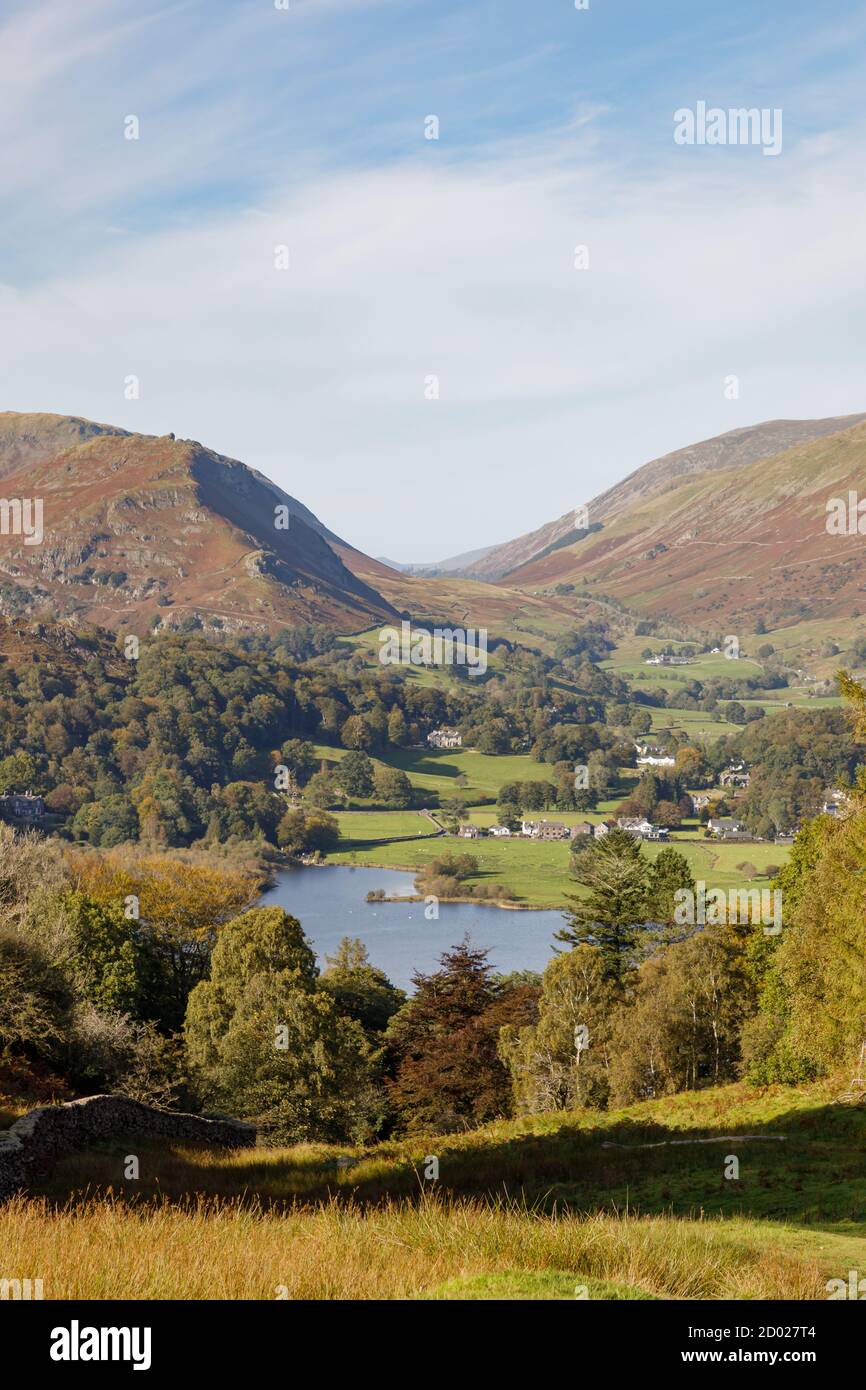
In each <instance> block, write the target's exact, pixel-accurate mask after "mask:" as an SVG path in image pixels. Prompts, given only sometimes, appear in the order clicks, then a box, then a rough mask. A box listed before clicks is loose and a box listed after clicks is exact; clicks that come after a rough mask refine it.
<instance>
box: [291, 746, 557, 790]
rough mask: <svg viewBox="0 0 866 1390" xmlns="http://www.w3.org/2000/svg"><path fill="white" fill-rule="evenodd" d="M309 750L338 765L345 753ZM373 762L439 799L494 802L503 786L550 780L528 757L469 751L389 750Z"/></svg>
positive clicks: (543, 766)
mask: <svg viewBox="0 0 866 1390" xmlns="http://www.w3.org/2000/svg"><path fill="white" fill-rule="evenodd" d="M313 747H314V749H315V752H316V756H317V757H319V758H323V759H327V760H329V761H331V762H340V761H341V760H342V759H343V758H344V757H345V756H346V753H347V751H348V750H347V749H345V748H332V747H331V746H330V745H329V744H325V743H316V744H314V745H313ZM373 762H374V763H382V764H385V765H387V766H388V767H396V768H399V769H400V770H401V772H405V773H406V775H407V776H408V778H409V780H410V782H411V783H412V785H413V786H414V787H420V788H422V789H423V788H426V789H427V790H429V791H435V792H438V793H439V795H440V796H441V797H442V798H443V799H447V798H448V797H452V796H463V797H465V798H467V799H468V800H473V799H475V800H483V799H485V798H492V799H493V800H494V801H495V800H496V797H497V795H498V793H499V788H500V787H501V786H502V785H503V783H505V782H515V781H517V782H528V781H536V782H540V781H544V782H548V781H551V780H552V778H551V769H550V767H549V765H548V764H546V763H537V762H536V761H535V759H534V758H531V757H530V756H529V754H528V753H502V754H499V755H497V756H495V757H494V756H492V755H490V754H487V753H478V752H476V750H475V749H473V748H454V749H447V748H390V749H389V750H388V756H387V757H386V758H374V759H373Z"/></svg>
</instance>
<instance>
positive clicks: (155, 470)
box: [0, 412, 395, 632]
mask: <svg viewBox="0 0 866 1390" xmlns="http://www.w3.org/2000/svg"><path fill="white" fill-rule="evenodd" d="M0 478H2V479H3V494H4V496H5V498H7V499H13V498H41V499H42V502H43V515H44V521H43V526H44V538H43V540H42V541H41V543H39V544H28V543H27V538H26V537H25V536H22V535H11V534H7V535H0V615H7V616H9V615H18V614H28V615H32V616H36V615H40V616H41V615H42V614H43V613H45V614H46V615H48V614H50V615H52V616H55V617H62V618H65V619H74V620H79V621H86V622H90V623H98V624H100V625H102V626H104V627H109V628H114V629H123V630H128V631H131V632H141V631H142V630H146V629H148V628H149V627H150V626H151V625H152V624H153V622H154V620H155V619H158V620H159V622H160V623H161V624H163V625H167V626H174V625H177V624H179V623H180V622H181V621H183V620H184V619H188V618H191V617H193V618H198V619H200V620H201V622H202V623H203V624H204V625H206V626H213V627H223V628H227V629H239V628H258V629H262V630H264V629H271V630H273V629H276V628H279V627H281V626H285V625H292V624H297V623H299V622H323V623H326V624H328V625H330V626H333V627H335V628H337V629H338V630H340V631H346V632H349V631H360V630H362V629H364V628H366V627H369V626H371V625H373V624H374V623H377V622H380V621H382V620H383V619H389V620H390V619H393V617H394V616H395V609H394V608H393V607H392V606H391V604H390V603H389V602H388V601H387V600H386V599H384V598H383V597H382V595H381V594H380V593H378V591H377V590H376V589H375V587H373V585H371V584H370V583H367V582H365V581H364V580H363V579H361V578H359V577H358V576H357V574H355V573H354V572H353V570H352V568H351V567H350V566H349V565H348V564H347V563H345V561H344V558H343V557H344V556H345V557H346V559H351V558H352V557H356V558H357V559H358V561H359V563H361V564H365V563H369V564H370V565H372V566H374V567H375V562H372V561H370V562H367V561H366V557H363V556H360V555H359V553H358V552H357V551H355V550H354V549H353V547H351V546H349V545H347V544H346V543H345V542H343V541H341V540H340V538H339V537H338V536H335V535H334V533H333V532H331V531H329V530H328V528H327V527H326V526H325V525H324V524H323V523H322V522H321V521H319V519H318V518H317V517H316V516H314V515H313V513H312V512H311V511H310V510H309V508H307V507H305V506H304V505H303V503H301V502H299V501H298V500H297V499H296V498H294V497H291V496H289V494H287V493H285V492H283V491H282V490H281V489H280V488H278V487H277V486H276V485H275V484H274V483H271V482H269V480H268V479H267V478H265V477H263V475H262V474H261V473H258V472H256V471H255V470H254V469H251V468H248V467H246V465H245V464H243V463H240V462H238V461H237V460H236V459H230V458H226V457H224V456H223V455H221V454H217V453H215V452H214V451H213V450H211V449H207V448H205V447H204V446H203V445H201V444H199V443H198V442H197V441H195V440H190V439H186V440H177V439H175V438H174V436H173V435H163V436H160V437H156V436H151V435H141V434H133V433H130V432H129V431H126V430H120V429H115V428H113V427H112V426H110V425H100V424H96V423H94V422H92V421H89V420H81V419H77V418H75V417H69V416H58V415H22V414H16V413H12V412H6V413H3V414H0ZM278 508H283V509H285V510H284V511H283V512H282V513H280V520H281V521H282V520H283V519H285V518H287V519H288V525H287V528H285V529H280V527H279V526H278V525H277V509H278ZM4 529H8V527H5V528H4ZM338 551H339V552H340V553H338ZM384 573H386V574H387V573H388V571H387V570H385V571H384Z"/></svg>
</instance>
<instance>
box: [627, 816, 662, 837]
mask: <svg viewBox="0 0 866 1390" xmlns="http://www.w3.org/2000/svg"><path fill="white" fill-rule="evenodd" d="M617 825H618V826H619V828H620V830H625V831H626V833H627V834H628V835H636V836H637V837H638V839H639V840H666V839H667V838H668V831H667V829H666V827H665V826H662V825H653V823H652V821H648V820H647V818H646V816H621V817H620V819H619V820H618V821H617Z"/></svg>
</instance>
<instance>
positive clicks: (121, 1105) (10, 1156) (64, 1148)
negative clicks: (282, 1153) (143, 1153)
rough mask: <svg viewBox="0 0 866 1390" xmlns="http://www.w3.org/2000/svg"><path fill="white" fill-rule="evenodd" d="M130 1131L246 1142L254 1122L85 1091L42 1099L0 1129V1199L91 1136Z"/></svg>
mask: <svg viewBox="0 0 866 1390" xmlns="http://www.w3.org/2000/svg"><path fill="white" fill-rule="evenodd" d="M122 1135H123V1136H126V1135H129V1136H130V1137H133V1136H136V1137H144V1138H160V1139H181V1140H194V1141H196V1142H199V1143H204V1144H207V1145H209V1146H210V1147H212V1148H219V1149H239V1148H248V1147H250V1146H252V1145H253V1144H255V1142H256V1130H255V1126H254V1125H245V1124H242V1123H241V1122H240V1121H239V1120H208V1119H204V1118H203V1117H202V1116H201V1115H187V1114H184V1113H183V1112H182V1111H172V1110H158V1109H157V1108H156V1107H155V1106H152V1105H142V1104H141V1102H140V1101H137V1100H130V1099H129V1098H128V1097H127V1096H112V1095H109V1096H86V1097H85V1098H84V1099H83V1100H72V1101H68V1102H67V1103H66V1104H65V1105H43V1106H40V1107H39V1109H38V1110H31V1111H30V1113H29V1114H27V1115H22V1117H21V1119H20V1120H16V1121H15V1124H14V1125H13V1126H12V1128H11V1129H9V1130H6V1131H5V1132H3V1131H0V1201H2V1200H4V1199H5V1198H6V1197H10V1196H11V1195H12V1193H14V1192H18V1191H20V1190H21V1189H22V1188H26V1187H27V1185H28V1183H29V1181H30V1178H31V1176H32V1175H33V1174H35V1173H37V1172H39V1171H44V1170H45V1169H46V1168H50V1166H51V1163H52V1161H53V1160H55V1159H57V1158H60V1157H62V1156H63V1155H64V1154H67V1153H72V1152H74V1151H75V1150H76V1149H82V1148H87V1146H88V1145H89V1144H91V1143H93V1142H95V1141H98V1140H104V1139H114V1138H120V1137H121V1136H122Z"/></svg>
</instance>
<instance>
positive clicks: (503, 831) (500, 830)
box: [489, 825, 511, 839]
mask: <svg viewBox="0 0 866 1390" xmlns="http://www.w3.org/2000/svg"><path fill="white" fill-rule="evenodd" d="M489 833H490V834H491V835H495V836H496V837H497V839H499V838H501V837H502V836H503V835H510V834H511V831H510V830H509V829H508V826H507V825H491V827H490V832H489Z"/></svg>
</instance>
